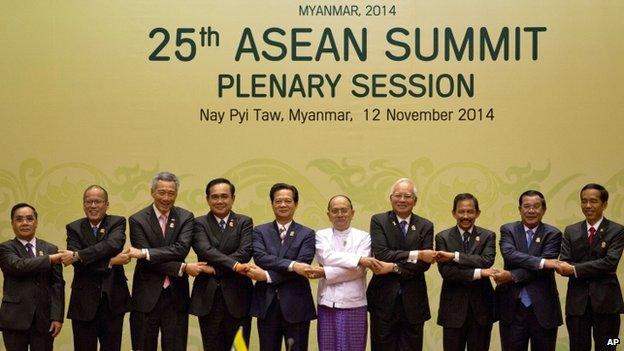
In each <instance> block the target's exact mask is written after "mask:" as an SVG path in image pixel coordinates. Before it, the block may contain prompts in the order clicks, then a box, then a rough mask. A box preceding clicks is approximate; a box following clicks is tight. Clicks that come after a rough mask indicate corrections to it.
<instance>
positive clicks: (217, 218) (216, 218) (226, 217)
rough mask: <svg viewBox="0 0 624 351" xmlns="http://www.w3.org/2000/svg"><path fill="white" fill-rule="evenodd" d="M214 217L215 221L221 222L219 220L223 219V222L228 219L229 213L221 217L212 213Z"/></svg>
mask: <svg viewBox="0 0 624 351" xmlns="http://www.w3.org/2000/svg"><path fill="white" fill-rule="evenodd" d="M212 216H213V217H214V219H215V220H216V221H217V223H221V221H222V220H223V221H225V223H227V222H228V221H229V219H230V214H229V213H228V214H227V216H225V217H223V218H219V217H217V216H215V215H212Z"/></svg>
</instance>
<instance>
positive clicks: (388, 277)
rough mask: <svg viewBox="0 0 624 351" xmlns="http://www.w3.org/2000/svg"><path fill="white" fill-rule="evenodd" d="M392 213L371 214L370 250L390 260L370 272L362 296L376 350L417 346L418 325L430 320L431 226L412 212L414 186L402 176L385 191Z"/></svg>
mask: <svg viewBox="0 0 624 351" xmlns="http://www.w3.org/2000/svg"><path fill="white" fill-rule="evenodd" d="M389 198H390V204H391V205H392V211H388V212H384V213H379V214H376V215H374V216H373V217H372V218H371V224H370V235H371V242H372V250H371V251H372V253H373V255H374V257H375V258H376V259H378V260H380V261H384V262H390V263H393V264H394V270H393V272H392V273H389V274H383V275H375V276H373V278H372V279H371V281H370V283H369V285H368V289H367V291H366V297H367V300H368V310H369V311H370V314H371V346H372V350H373V351H378V350H391V351H394V350H401V351H409V350H422V345H423V326H424V323H425V321H427V320H429V319H430V318H431V313H430V311H429V300H428V296H427V283H426V282H425V272H426V271H427V270H428V269H429V266H430V265H431V263H432V262H435V256H436V252H435V251H433V224H432V223H431V222H430V221H429V220H427V219H425V218H422V217H420V216H418V215H416V214H414V213H412V209H413V208H414V205H415V204H416V187H415V186H414V183H413V182H412V181H411V180H409V179H407V178H402V179H399V180H397V181H396V182H395V183H394V185H393V186H392V188H391V190H390V196H389Z"/></svg>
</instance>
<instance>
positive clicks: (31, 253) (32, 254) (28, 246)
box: [24, 243, 35, 258]
mask: <svg viewBox="0 0 624 351" xmlns="http://www.w3.org/2000/svg"><path fill="white" fill-rule="evenodd" d="M24 246H26V252H28V257H30V258H35V252H34V251H33V245H32V244H31V243H26V245H24Z"/></svg>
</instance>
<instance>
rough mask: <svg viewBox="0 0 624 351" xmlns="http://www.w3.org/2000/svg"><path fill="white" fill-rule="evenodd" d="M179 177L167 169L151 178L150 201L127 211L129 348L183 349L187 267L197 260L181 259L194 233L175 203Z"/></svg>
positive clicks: (190, 217)
mask: <svg viewBox="0 0 624 351" xmlns="http://www.w3.org/2000/svg"><path fill="white" fill-rule="evenodd" d="M179 188H180V182H179V180H178V178H177V177H176V176H175V175H174V174H172V173H169V172H161V173H158V174H157V175H156V176H155V177H154V178H153V179H152V184H151V193H152V198H154V203H153V204H151V205H149V206H148V207H146V208H144V209H142V210H141V211H139V212H137V213H135V214H133V215H132V216H130V219H129V223H130V242H131V243H132V247H131V248H130V252H129V253H128V254H129V255H130V257H133V258H136V259H137V265H136V267H135V269H134V278H133V280H132V312H131V313H130V333H131V336H132V348H133V350H141V351H155V350H156V349H157V348H158V334H159V332H160V334H161V347H162V350H163V351H185V350H186V340H187V334H188V306H189V283H188V276H187V274H186V273H187V272H189V271H195V268H196V266H197V264H196V263H189V264H186V263H185V262H184V259H185V257H186V255H187V254H188V252H189V250H190V247H191V240H192V237H193V214H192V213H191V212H189V211H187V210H185V209H183V208H180V207H177V206H174V203H175V200H176V197H177V196H178V190H179Z"/></svg>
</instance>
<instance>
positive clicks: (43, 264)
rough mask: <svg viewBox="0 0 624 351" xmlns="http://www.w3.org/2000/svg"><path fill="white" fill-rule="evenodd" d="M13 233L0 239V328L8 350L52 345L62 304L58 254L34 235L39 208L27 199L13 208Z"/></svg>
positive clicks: (41, 349) (37, 349) (34, 350)
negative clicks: (0, 295) (0, 270)
mask: <svg viewBox="0 0 624 351" xmlns="http://www.w3.org/2000/svg"><path fill="white" fill-rule="evenodd" d="M11 225H12V226H13V232H14V233H15V239H13V240H9V241H5V242H3V243H2V244H0V268H1V269H2V274H3V276H4V282H3V286H2V290H3V291H2V306H0V329H2V336H3V339H4V347H5V348H6V350H7V351H26V350H28V348H29V346H30V350H32V351H48V350H52V345H53V342H54V338H55V337H56V336H57V335H58V334H59V333H60V332H61V327H62V326H63V314H64V310H65V292H64V291H63V289H64V287H65V281H64V280H63V269H62V266H61V264H60V263H61V259H62V254H61V253H57V251H58V248H57V247H56V246H55V245H52V244H50V243H48V242H47V241H44V240H41V239H38V238H35V232H36V231H37V211H36V210H35V208H34V207H32V206H31V205H29V204H26V203H19V204H17V205H15V206H13V208H12V209H11Z"/></svg>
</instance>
